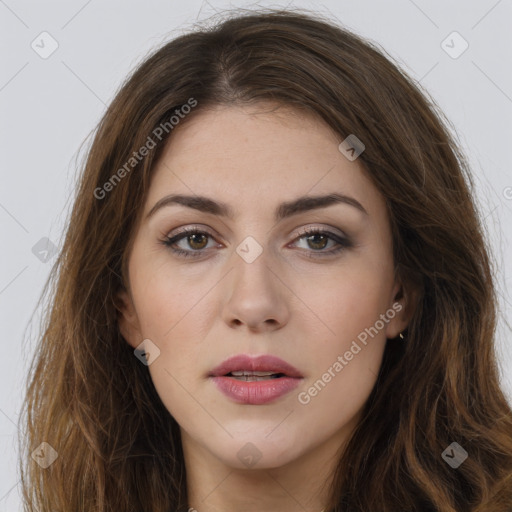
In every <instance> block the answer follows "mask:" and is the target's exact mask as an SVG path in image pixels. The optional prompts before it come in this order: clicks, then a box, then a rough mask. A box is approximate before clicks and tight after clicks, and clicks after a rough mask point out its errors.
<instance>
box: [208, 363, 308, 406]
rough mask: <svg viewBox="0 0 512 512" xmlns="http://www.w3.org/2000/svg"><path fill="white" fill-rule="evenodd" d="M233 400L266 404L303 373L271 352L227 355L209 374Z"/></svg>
mask: <svg viewBox="0 0 512 512" xmlns="http://www.w3.org/2000/svg"><path fill="white" fill-rule="evenodd" d="M208 377H209V378H211V379H212V380H213V382H214V383H215V384H216V385H217V387H218V388H219V390H220V391H222V393H224V394H225V395H226V396H227V397H228V398H230V399H231V400H233V401H234V402H237V403H241V404H247V405H263V404H267V403H270V402H273V401H275V400H277V399H278V398H279V397H281V396H283V395H285V394H287V393H289V392H290V391H292V390H293V389H295V388H296V387H297V386H298V385H299V383H300V381H301V380H302V379H303V376H302V375H301V373H300V372H299V370H297V369H296V368H294V367H293V366H292V365H290V364H288V363H287V362H286V361H283V360H282V359H280V358H278V357H275V356H271V355H260V356H249V355H238V356H233V357H230V358H229V359H226V361H224V362H223V363H221V364H220V365H219V366H217V367H216V368H214V369H213V370H212V371H211V372H210V373H209V375H208Z"/></svg>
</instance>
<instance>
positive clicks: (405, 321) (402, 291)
mask: <svg viewBox="0 0 512 512" xmlns="http://www.w3.org/2000/svg"><path fill="white" fill-rule="evenodd" d="M392 297H393V299H392V301H391V302H390V304H389V309H388V312H389V314H388V313H386V316H388V318H390V321H389V323H388V324H387V327H386V338H396V337H397V336H398V335H399V334H400V333H401V332H402V331H404V330H405V329H407V326H408V325H409V322H410V320H411V318H412V315H413V313H414V310H415V308H416V302H417V294H416V293H415V291H414V290H413V289H412V288H410V287H405V286H403V284H402V283H401V282H400V281H396V283H395V286H394V288H393V293H392ZM393 313H394V315H393Z"/></svg>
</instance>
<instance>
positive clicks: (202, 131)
mask: <svg viewBox="0 0 512 512" xmlns="http://www.w3.org/2000/svg"><path fill="white" fill-rule="evenodd" d="M185 121H186V122H184V123H183V124H182V125H180V126H179V127H178V129H175V131H173V132H172V134H171V137H170V138H169V139H168V141H167V144H166V147H165V148H164V151H163V152H162V155H161V157H160V159H159V161H158V162H157V164H156V166H155V168H154V170H153V176H152V179H151V186H150V190H149V194H148V200H147V203H146V208H145V211H146V213H147V212H148V211H149V210H150V209H151V207H152V206H153V205H154V203H156V201H158V200H159V199H160V198H161V197H162V196H164V195H166V194H170V193H183V194H187V195H191V194H197V195H202V196H209V197H212V196H213V197H216V198H218V199H222V201H223V202H225V203H228V204H230V205H233V208H234V210H235V213H238V214H240V213H241V212H242V210H243V209H245V208H246V207H249V206H251V207H252V206H254V207H259V208H266V207H267V206H268V207H270V205H271V204H272V205H273V204H277V203H278V202H281V201H286V200H292V199H293V198H296V197H299V196H302V195H306V194H310V195H319V194H328V193H341V194H345V195H350V196H355V197H357V198H359V199H360V200H361V201H360V202H368V203H371V204H372V205H373V207H374V208H376V209H377V210H378V209H379V207H380V208H382V207H383V205H384V203H383V198H382V197H380V194H379V192H378V191H377V190H376V189H375V187H374V185H373V184H372V182H371V181H370V180H369V178H368V177H367V176H366V173H365V171H364V167H363V165H362V164H361V163H360V162H358V160H357V159H356V160H354V161H350V160H348V159H347V158H346V157H345V156H344V155H343V154H342V153H341V152H340V151H339V149H338V146H339V144H340V142H341V140H342V138H341V137H340V136H338V134H336V133H335V132H334V131H333V130H332V129H331V128H330V127H329V126H328V125H327V124H326V123H324V122H322V121H321V120H319V119H318V118H316V117H314V116H313V115H307V114H304V113H302V112H298V111H293V110H290V109H289V108H278V109H276V107H275V106H273V105H270V104H263V105H258V106H236V107H235V106H218V107H214V108H211V109H204V110H202V111H201V110H200V111H198V112H196V113H194V115H193V117H191V118H190V119H186V120H185ZM370 208H371V206H370Z"/></svg>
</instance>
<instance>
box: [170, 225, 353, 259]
mask: <svg viewBox="0 0 512 512" xmlns="http://www.w3.org/2000/svg"><path fill="white" fill-rule="evenodd" d="M190 235H206V236H208V237H210V238H214V237H213V235H211V234H210V233H208V232H207V231H202V230H200V229H197V228H188V229H184V230H183V231H181V232H180V233H179V234H177V235H175V236H173V237H166V238H165V239H164V240H161V243H162V244H163V245H165V246H166V247H168V248H169V249H170V250H171V251H172V252H173V253H174V254H176V255H178V256H180V257H181V256H183V257H185V258H197V257H199V256H201V254H202V253H203V252H204V251H203V250H195V251H194V250H191V251H186V250H183V249H176V248H175V247H172V246H173V245H174V244H176V243H177V242H179V241H181V240H182V239H184V238H187V237H188V236H190ZM312 235H326V236H327V237H328V238H330V239H331V240H333V241H335V242H336V243H337V244H338V246H339V247H337V248H335V249H331V250H329V251H322V250H318V251H314V250H312V251H311V253H310V256H309V257H310V258H324V257H329V256H333V255H335V254H338V253H340V252H341V251H343V250H344V249H347V248H349V247H352V245H353V244H352V242H351V241H350V240H349V239H348V238H342V237H340V236H338V235H335V234H334V233H331V232H330V231H325V230H322V229H319V228H310V229H306V230H304V231H303V232H302V233H301V234H300V235H299V236H298V237H297V238H295V240H300V239H301V238H305V237H309V236H312ZM315 253H316V254H315Z"/></svg>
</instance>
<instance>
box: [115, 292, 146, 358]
mask: <svg viewBox="0 0 512 512" xmlns="http://www.w3.org/2000/svg"><path fill="white" fill-rule="evenodd" d="M115 306H116V309H117V311H118V315H117V323H118V325H119V330H120V332H121V334H122V336H123V338H124V339H125V340H126V341H127V343H128V344H129V345H130V346H132V347H133V348H137V346H139V345H140V344H141V343H142V341H143V339H144V338H143V336H142V334H141V330H140V324H139V318H138V316H137V312H136V311H135V306H134V304H133V299H132V297H131V294H130V293H129V292H128V291H127V290H125V289H124V288H123V289H122V290H121V291H119V292H118V293H117V296H116V303H115Z"/></svg>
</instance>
